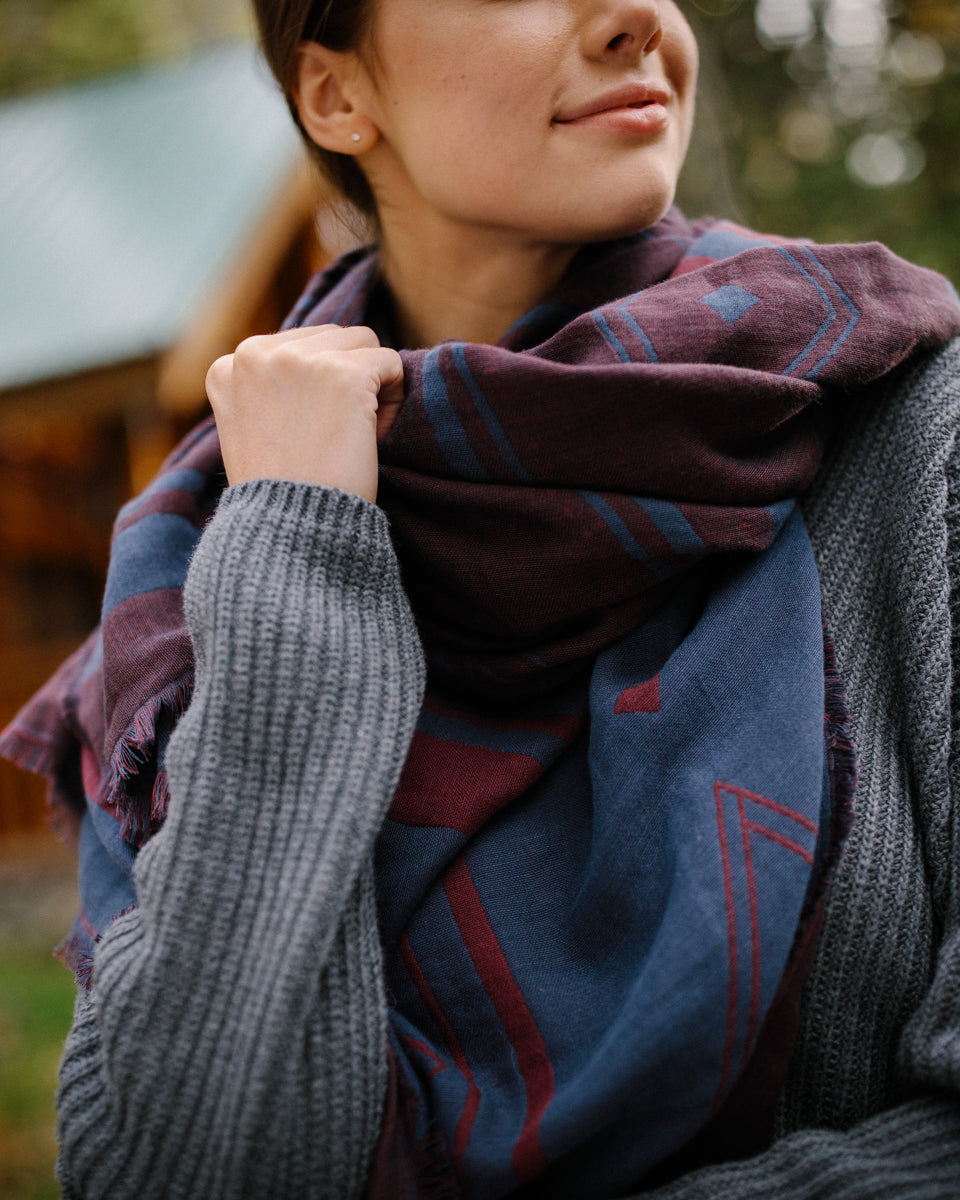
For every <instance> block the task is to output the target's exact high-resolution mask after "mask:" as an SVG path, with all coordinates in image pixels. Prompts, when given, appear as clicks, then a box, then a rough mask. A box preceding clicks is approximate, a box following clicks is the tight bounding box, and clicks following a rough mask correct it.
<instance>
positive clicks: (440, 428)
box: [423, 346, 490, 482]
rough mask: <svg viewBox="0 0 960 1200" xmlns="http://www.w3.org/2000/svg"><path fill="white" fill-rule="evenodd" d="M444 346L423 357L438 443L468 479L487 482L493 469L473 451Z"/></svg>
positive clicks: (428, 403) (426, 391) (428, 407)
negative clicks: (446, 370) (443, 361)
mask: <svg viewBox="0 0 960 1200" xmlns="http://www.w3.org/2000/svg"><path fill="white" fill-rule="evenodd" d="M443 349H444V347H443V346H437V347H435V348H434V349H433V350H431V351H430V353H429V354H428V355H427V356H426V358H425V359H424V360H423V406H424V408H425V409H426V411H427V417H428V418H429V420H430V424H431V425H432V426H433V432H434V434H435V436H436V439H437V445H438V446H439V447H440V449H441V450H442V451H443V455H444V457H445V458H446V460H447V462H448V463H449V464H450V466H451V467H452V468H453V470H454V471H456V472H457V474H458V475H460V476H462V477H463V478H464V479H472V480H474V481H483V482H486V481H488V480H489V479H490V474H489V472H487V471H485V470H484V469H483V467H482V466H481V465H480V460H479V459H478V458H477V456H476V454H474V452H473V447H472V446H471V445H470V442H469V439H468V438H467V431H466V430H465V429H464V427H463V424H462V422H461V421H460V418H459V417H458V416H457V414H456V413H455V412H454V409H453V405H452V404H451V403H450V394H449V392H448V391H447V384H446V380H445V379H444V378H443V370H442V368H441V367H440V363H439V361H438V360H439V358H440V354H441V352H442V350H443Z"/></svg>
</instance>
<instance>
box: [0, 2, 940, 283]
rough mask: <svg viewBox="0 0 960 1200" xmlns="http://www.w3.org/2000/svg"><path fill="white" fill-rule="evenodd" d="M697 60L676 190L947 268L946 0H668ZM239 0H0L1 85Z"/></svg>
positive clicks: (100, 64) (146, 58)
mask: <svg viewBox="0 0 960 1200" xmlns="http://www.w3.org/2000/svg"><path fill="white" fill-rule="evenodd" d="M680 4H681V8H683V9H684V11H685V12H686V13H687V15H688V16H689V17H690V19H691V21H693V22H694V24H695V26H696V29H697V33H698V36H699V39H700V43H701V52H702V56H703V60H704V68H703V87H702V94H701V104H700V114H699V121H698V129H697V137H696V140H695V143H694V146H693V148H692V151H691V158H690V161H689V164H688V168H687V171H686V172H685V176H684V181H683V186H682V190H681V197H680V199H681V202H682V203H683V204H684V206H685V207H686V208H687V209H688V211H690V212H691V213H701V212H713V213H715V214H717V215H722V216H731V217H734V218H736V219H739V220H741V221H743V222H745V223H746V224H749V225H753V226H755V227H757V228H760V229H767V230H772V231H775V232H777V233H783V234H790V235H798V236H806V237H812V238H814V239H816V240H818V241H853V240H866V239H873V238H876V239H879V240H881V241H884V242H887V243H888V244H889V245H891V246H892V247H893V248H894V249H895V250H897V251H898V252H899V253H901V254H903V255H905V256H906V257H908V258H911V259H913V260H914V261H917V262H921V263H923V264H925V265H928V266H933V267H937V268H939V269H940V270H942V271H944V272H945V273H946V274H948V275H950V276H951V277H952V278H953V279H954V280H958V279H960V220H958V219H957V216H956V207H957V203H958V200H960V154H958V153H957V148H958V147H957V141H958V133H960V88H958V86H957V84H958V75H960V0H680ZM250 28H251V20H250V16H249V14H248V11H247V6H246V4H245V3H244V0H151V2H150V3H149V4H143V3H141V2H140V0H0V95H10V94H13V93H17V92H21V91H25V90H33V89H36V88H41V87H47V86H50V85H53V84H57V83H62V82H66V81H68V80H76V79H79V78H83V77H84V76H88V75H92V74H99V73H102V72H103V71H106V70H114V69H118V68H122V67H128V66H131V65H134V64H138V63H146V62H150V61H155V60H157V59H159V58H164V57H168V56H170V55H174V54H180V53H186V52H189V51H190V50H192V49H194V48H196V47H198V46H201V45H203V44H205V43H208V42H210V41H214V40H218V39H222V38H224V37H233V36H238V35H242V34H244V33H249V31H250Z"/></svg>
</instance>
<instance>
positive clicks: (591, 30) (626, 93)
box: [363, 0, 698, 244]
mask: <svg viewBox="0 0 960 1200" xmlns="http://www.w3.org/2000/svg"><path fill="white" fill-rule="evenodd" d="M375 3H376V5H377V7H376V9H375V13H374V20H373V25H372V32H371V40H370V45H369V47H368V54H366V55H365V56H364V60H365V61H369V62H372V64H373V65H372V67H371V72H370V74H369V76H368V77H367V81H368V84H369V92H368V95H367V103H366V107H367V111H368V115H369V116H370V118H371V119H372V120H373V122H374V123H375V125H376V126H377V128H378V130H379V132H380V135H381V136H380V140H379V141H378V143H377V145H376V146H375V147H374V152H373V153H371V154H369V155H367V156H365V159H364V162H363V165H364V168H365V169H366V170H367V171H368V177H369V178H370V182H371V185H372V187H373V190H374V194H375V196H376V197H377V200H378V205H379V207H380V208H381V213H382V215H385V214H384V209H385V208H386V207H389V206H393V207H394V208H397V207H398V206H400V211H401V215H402V206H403V205H404V204H406V205H407V206H408V207H410V206H412V212H411V216H414V217H415V216H416V210H417V209H418V207H419V208H420V210H421V214H422V215H423V210H424V206H425V209H426V210H429V215H431V216H437V217H442V218H445V219H446V220H448V221H453V222H455V223H458V224H460V225H462V226H465V227H467V228H468V229H469V228H471V227H473V228H477V229H479V228H483V229H484V230H504V231H508V232H512V233H516V234H519V235H521V236H522V237H525V238H529V239H531V240H533V241H535V242H543V243H552V244H582V243H585V242H589V241H596V240H600V239H603V238H607V237H612V236H616V235H619V234H623V233H628V232H633V231H635V230H637V229H642V228H645V227H647V226H649V225H651V224H653V223H654V222H655V221H656V220H658V219H659V217H660V216H662V215H663V213H664V212H665V211H666V209H667V208H668V207H669V205H670V203H671V202H672V199H673V194H674V189H675V185H676V181H677V176H678V174H679V171H680V167H681V165H682V163H683V159H684V155H685V153H686V149H687V144H688V141H689V137H690V129H691V125H692V121H693V108H694V92H695V88H696V75H697V61H698V60H697V46H696V41H695V39H694V37H693V33H692V31H691V29H690V26H689V25H688V24H687V22H686V20H685V19H684V17H683V15H682V13H681V12H680V9H679V7H678V5H677V4H676V3H673V2H672V0H375Z"/></svg>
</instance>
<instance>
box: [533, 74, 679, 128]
mask: <svg viewBox="0 0 960 1200" xmlns="http://www.w3.org/2000/svg"><path fill="white" fill-rule="evenodd" d="M670 99H671V92H670V89H669V88H668V87H667V86H666V85H665V84H662V83H655V82H652V81H651V82H649V83H630V84H625V85H624V86H622V87H618V88H614V89H613V90H612V91H609V92H604V93H603V94H602V95H600V96H594V97H593V99H591V100H586V101H584V103H582V104H579V105H574V106H572V107H570V108H568V109H562V110H561V111H560V112H559V113H558V114H557V115H556V116H555V117H554V118H553V120H554V123H555V124H557V125H570V124H572V123H573V122H574V121H582V120H584V119H585V118H587V117H596V116H599V115H600V114H601V113H607V112H619V111H622V110H624V109H641V108H647V107H649V106H650V105H654V104H655V105H660V106H661V107H663V108H665V107H666V106H667V105H668V104H669V103H670Z"/></svg>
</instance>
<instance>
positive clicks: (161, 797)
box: [103, 679, 193, 847]
mask: <svg viewBox="0 0 960 1200" xmlns="http://www.w3.org/2000/svg"><path fill="white" fill-rule="evenodd" d="M192 694H193V688H192V686H191V685H190V684H188V683H186V682H185V681H184V680H182V679H180V680H176V681H175V682H174V683H171V684H168V685H167V686H166V687H165V688H164V689H163V691H161V692H159V693H158V694H157V695H156V696H153V697H151V698H150V700H148V701H147V703H146V704H144V705H142V706H141V707H140V708H139V709H138V710H137V712H136V713H135V714H134V717H133V720H132V721H131V722H130V724H129V725H128V726H127V729H126V730H125V731H124V732H123V733H122V734H121V735H120V737H119V738H118V739H117V742H116V744H115V745H114V748H113V751H112V753H111V755H110V774H109V782H108V784H107V787H106V789H105V795H104V797H103V798H104V799H105V800H106V801H107V802H108V803H111V804H113V805H115V806H116V809H117V812H118V813H119V815H120V834H121V837H123V839H124V840H125V841H128V842H130V843H131V844H132V845H134V846H137V847H139V846H141V845H142V844H143V843H144V842H145V841H146V839H147V838H148V837H150V836H151V834H153V833H156V831H157V830H158V829H159V828H160V826H161V824H162V823H163V819H164V817H165V816H166V814H167V804H168V802H169V798H170V796H169V785H168V782H167V773H166V771H164V770H163V768H161V767H158V766H156V757H155V755H156V744H157V728H158V725H159V723H160V721H161V720H162V719H163V718H164V717H165V716H166V717H169V718H170V720H171V722H175V721H176V720H177V719H178V718H179V717H180V716H182V715H183V713H184V711H185V710H186V708H187V705H188V704H189V702H190V697H191V695H192ZM144 767H153V769H154V770H155V772H156V773H155V776H154V781H153V786H152V788H151V789H150V792H149V795H147V793H146V789H142V790H141V791H137V789H136V788H135V787H134V781H136V780H140V779H141V776H142V773H143V768H144Z"/></svg>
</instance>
